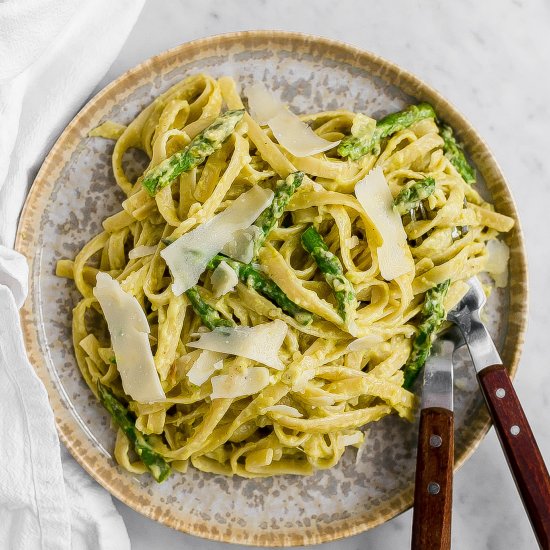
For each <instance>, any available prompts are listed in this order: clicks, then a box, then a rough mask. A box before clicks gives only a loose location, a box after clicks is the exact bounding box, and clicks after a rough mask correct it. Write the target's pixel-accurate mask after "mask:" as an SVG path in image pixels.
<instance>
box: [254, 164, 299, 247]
mask: <svg viewBox="0 0 550 550" xmlns="http://www.w3.org/2000/svg"><path fill="white" fill-rule="evenodd" d="M303 179H304V173H303V172H294V173H292V174H290V175H289V176H288V177H287V178H286V179H285V180H284V181H280V182H279V184H278V185H277V188H276V189H275V196H274V197H273V201H272V202H271V204H270V205H269V206H268V207H267V208H266V209H265V210H264V211H263V212H262V213H261V214H260V215H259V217H258V219H257V220H256V221H255V222H254V225H256V226H258V227H259V228H260V229H261V230H262V232H261V234H260V235H259V236H258V237H257V238H256V239H255V241H254V257H256V256H257V254H258V251H259V250H260V248H261V247H262V245H263V244H264V242H265V239H266V238H267V235H268V234H269V232H270V231H271V230H272V229H273V228H274V227H275V226H276V225H277V222H278V221H279V219H280V218H281V216H282V215H283V214H284V211H285V208H286V205H287V204H288V202H289V201H290V198H291V197H292V195H293V194H294V193H295V191H296V189H298V187H300V185H302V181H303Z"/></svg>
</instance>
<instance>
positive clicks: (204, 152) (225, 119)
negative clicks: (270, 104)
mask: <svg viewBox="0 0 550 550" xmlns="http://www.w3.org/2000/svg"><path fill="white" fill-rule="evenodd" d="M243 115H244V109H240V110H235V111H226V112H225V113H223V114H222V115H221V116H219V117H218V118H217V119H216V120H215V121H214V122H213V123H212V124H211V125H210V126H208V128H206V129H205V130H203V131H202V132H201V133H200V134H199V135H197V136H196V137H195V138H194V139H193V141H191V143H189V145H188V146H187V147H186V148H185V149H184V150H183V151H179V152H177V153H174V154H173V155H172V156H171V157H168V158H167V159H165V160H163V161H162V162H161V163H160V164H158V165H157V166H155V167H154V168H152V169H151V170H149V171H148V172H147V173H146V174H145V176H144V178H143V181H142V185H143V187H145V189H147V192H148V193H149V195H151V196H154V195H155V194H156V193H157V192H158V191H160V190H161V189H162V188H163V187H166V186H167V185H169V184H170V182H171V181H172V180H173V179H175V178H177V177H178V176H179V175H180V174H181V173H182V172H187V171H188V170H191V169H192V168H195V167H196V166H198V165H199V164H202V163H203V162H204V161H205V160H206V158H207V157H208V156H210V155H211V154H212V153H213V152H214V151H217V150H218V149H220V147H221V146H222V144H223V143H224V141H225V140H226V139H227V138H228V137H229V136H230V135H231V134H232V133H233V130H234V129H235V126H237V124H238V123H239V122H240V120H241V119H242V117H243Z"/></svg>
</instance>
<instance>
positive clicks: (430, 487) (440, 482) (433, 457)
mask: <svg viewBox="0 0 550 550" xmlns="http://www.w3.org/2000/svg"><path fill="white" fill-rule="evenodd" d="M453 430H454V417H453V413H452V411H449V410H447V409H441V408H437V407H434V408H430V409H423V410H422V412H421V413H420V428H419V433H418V453H417V456H416V483H415V489H414V511H413V529H412V544H411V548H412V550H448V549H449V548H451V507H452V500H453V464H454V435H453Z"/></svg>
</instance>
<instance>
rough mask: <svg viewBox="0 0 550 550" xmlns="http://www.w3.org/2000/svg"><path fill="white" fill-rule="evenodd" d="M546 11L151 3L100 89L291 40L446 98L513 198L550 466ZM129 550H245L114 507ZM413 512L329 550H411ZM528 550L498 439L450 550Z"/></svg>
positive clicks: (399, 3)
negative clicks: (227, 35)
mask: <svg viewBox="0 0 550 550" xmlns="http://www.w3.org/2000/svg"><path fill="white" fill-rule="evenodd" d="M549 22H550V3H548V2H546V1H545V0H529V1H527V0H485V1H484V2H479V1H475V0H463V1H462V2H440V1H438V0H431V1H430V0H416V1H412V0H394V1H392V2H379V1H376V0H340V1H339V2H335V1H328V0H301V1H299V2H297V1H296V0H225V1H224V2H219V1H216V0H201V1H200V2H199V1H196V0H164V1H163V2H158V1H156V2H155V1H152V0H150V1H149V2H148V3H147V5H146V7H145V10H144V12H143V13H142V15H141V17H140V19H139V21H138V23H137V25H136V27H135V29H134V31H133V32H132V34H131V35H130V38H129V40H128V42H127V43H126V45H125V47H124V48H123V50H122V52H121V54H120V55H119V57H118V58H117V59H116V61H115V62H114V64H113V66H112V67H111V69H110V71H109V73H108V74H107V75H106V77H105V78H104V80H103V81H102V82H101V84H100V85H99V86H98V89H99V88H101V87H103V86H104V85H105V84H107V83H108V82H110V81H111V80H113V79H114V78H116V77H117V76H119V75H120V74H121V73H122V72H124V71H125V70H126V69H128V68H130V67H132V66H134V65H136V64H137V63H139V62H141V61H142V60H144V59H146V58H147V57H149V56H151V55H154V54H156V53H159V52H161V51H163V50H165V49H167V48H170V47H173V46H176V45H178V44H180V43H182V42H186V41H188V40H192V39H195V38H199V37H203V36H208V35H212V34H218V33H224V32H231V31H238V30H250V29H283V30H291V31H301V32H307V33H311V34H319V35H322V36H326V37H329V38H335V39H339V40H343V41H346V42H349V43H351V44H354V45H356V46H359V47H362V48H364V49H367V50H370V51H373V52H375V53H377V54H379V55H381V56H383V57H385V58H387V59H390V60H391V61H394V62H396V63H397V64H399V65H401V66H402V67H404V68H406V69H408V70H410V71H412V72H414V73H415V74H417V75H418V76H419V77H421V78H422V79H424V80H425V81H426V82H428V83H429V84H431V85H432V86H433V87H435V88H436V89H438V90H439V91H440V92H442V93H443V94H444V95H445V96H446V97H447V98H448V99H450V100H451V101H452V102H453V103H454V104H455V105H456V106H457V107H458V109H460V110H461V111H462V113H464V114H465V115H466V117H467V118H469V119H470V121H471V122H472V123H473V124H474V126H475V127H476V128H477V129H478V130H479V132H480V133H481V135H482V136H483V137H484V138H485V139H486V141H487V142H488V143H489V145H490V147H491V149H492V150H493V152H494V154H495V156H496V157H497V160H498V161H499V162H500V164H501V166H502V168H503V170H504V173H505V175H506V176H507V178H508V180H509V182H510V186H511V188H512V191H513V193H514V196H515V198H516V201H517V204H518V208H519V212H520V216H521V219H522V222H523V229H524V231H525V235H526V242H527V253H528V258H529V268H530V285H531V287H530V288H531V299H530V319H529V321H530V323H529V329H528V334H527V341H526V346H525V350H524V354H523V359H522V365H521V368H520V370H519V374H518V377H517V379H516V388H517V391H518V394H519V396H520V399H521V400H522V401H523V404H524V408H525V410H526V412H527V415H528V417H529V419H530V421H531V425H532V427H533V430H534V432H535V434H536V436H537V438H538V441H539V445H540V447H541V451H542V453H543V455H544V456H545V457H546V458H547V462H550V422H548V418H549V417H550V362H549V361H548V360H547V358H546V354H545V350H546V345H547V342H548V336H547V331H548V329H549V328H550V291H549V290H548V286H547V285H548V281H550V246H549V244H548V242H547V240H546V235H547V233H548V231H547V229H546V224H545V220H546V219H547V217H548V208H547V205H548V204H550V177H549V171H548V170H546V169H545V164H546V163H547V162H548V159H549V158H550V148H549V145H548V143H549V138H548V135H549V131H548V128H549V127H550V101H549V98H550V75H549V72H548V68H549V66H550V40H549V39H548V30H547V29H548V24H549ZM117 507H118V509H119V510H120V511H121V513H122V514H123V516H124V519H125V521H126V524H127V527H128V531H129V533H130V538H131V539H132V548H133V549H134V550H142V549H143V550H145V549H147V550H156V549H157V548H159V549H160V548H182V549H186V548H189V549H191V548H193V549H198V550H222V549H224V548H225V549H229V548H235V549H238V548H245V547H236V546H232V547H231V546H228V545H223V544H219V543H214V542H209V541H203V540H201V539H197V538H194V537H190V536H187V535H184V534H182V533H178V532H176V531H172V530H170V529H168V528H166V527H163V526H161V525H159V524H156V523H154V522H153V521H150V520H148V519H146V518H145V517H143V516H141V515H139V514H137V513H135V512H133V511H132V510H130V509H129V508H127V507H125V506H124V505H122V504H120V503H117ZM410 526H411V513H410V512H408V513H406V514H403V515H402V516H400V517H398V518H395V519H394V520H392V521H390V522H388V523H386V524H385V525H383V526H381V527H379V528H377V529H374V530H372V531H370V532H368V533H365V534H363V535H358V536H356V537H352V538H349V539H347V540H344V541H338V542H333V543H328V544H325V545H323V548H324V549H325V550H355V549H359V548H361V549H368V550H386V549H403V548H408V547H409V546H410ZM505 548H506V549H512V550H528V549H530V548H536V543H535V540H534V537H533V535H532V533H531V529H530V526H529V523H528V520H527V518H526V516H525V514H524V512H523V508H522V505H521V503H520V500H519V497H518V495H517V492H516V489H515V487H514V484H513V481H512V479H511V477H510V475H509V472H508V468H507V466H506V463H505V460H504V457H503V455H502V453H501V451H500V447H499V444H498V441H497V438H496V436H495V434H494V432H493V431H491V432H490V433H489V435H488V436H487V438H486V439H485V440H484V441H483V442H482V443H481V445H480V446H479V449H478V450H477V451H476V453H475V454H474V456H473V457H472V458H471V459H470V460H469V461H468V462H467V463H466V465H465V466H464V467H463V468H462V469H461V470H460V471H459V472H458V474H457V475H456V477H455V492H454V507H453V549H456V550H481V549H487V550H500V549H505Z"/></svg>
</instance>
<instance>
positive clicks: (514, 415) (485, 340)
mask: <svg viewBox="0 0 550 550" xmlns="http://www.w3.org/2000/svg"><path fill="white" fill-rule="evenodd" d="M468 284H469V286H470V289H469V291H468V292H467V293H466V295H465V296H464V298H462V300H461V301H460V302H459V304H458V305H457V306H456V307H455V308H454V309H452V310H451V311H449V312H448V314H447V320H449V321H452V322H453V323H455V324H456V325H458V327H459V328H460V330H461V332H462V335H463V336H464V340H465V341H466V344H467V346H468V349H469V351H470V355H471V357H472V362H473V363H474V367H475V369H476V372H477V378H478V381H479V384H480V386H481V390H482V393H483V396H484V397H485V401H486V402H487V408H488V409H489V413H490V415H491V418H492V420H493V424H494V426H495V430H496V432H497V435H498V437H499V439H500V443H501V445H502V449H503V451H504V454H505V456H506V459H507V461H508V465H509V466H510V470H511V471H512V476H513V477H514V480H515V482H516V486H517V488H518V491H519V493H520V495H521V498H522V500H523V504H524V506H525V510H526V512H527V515H528V516H529V519H530V521H531V525H532V527H533V530H534V532H535V535H536V537H537V540H538V543H539V545H540V547H541V548H543V549H545V550H549V549H550V477H549V475H548V470H547V469H546V465H545V464H544V460H543V458H542V455H541V453H540V450H539V448H538V445H537V442H536V441H535V436H534V435H533V432H532V430H531V427H530V426H529V423H528V421H527V418H526V416H525V413H524V411H523V408H522V406H521V403H520V402H519V399H518V396H517V394H516V392H515V390H514V387H513V386H512V382H511V380H510V377H509V376H508V372H507V371H506V367H504V365H503V364H502V360H501V358H500V356H499V354H498V352H497V349H496V347H495V345H494V343H493V340H492V339H491V336H490V335H489V332H488V331H487V328H486V327H485V325H484V324H483V323H482V321H481V319H480V316H479V314H480V311H481V309H482V308H483V306H484V305H485V303H486V301H487V299H486V297H485V293H484V292H483V288H482V287H481V283H480V282H479V281H478V279H477V278H476V277H472V278H471V279H469V280H468Z"/></svg>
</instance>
